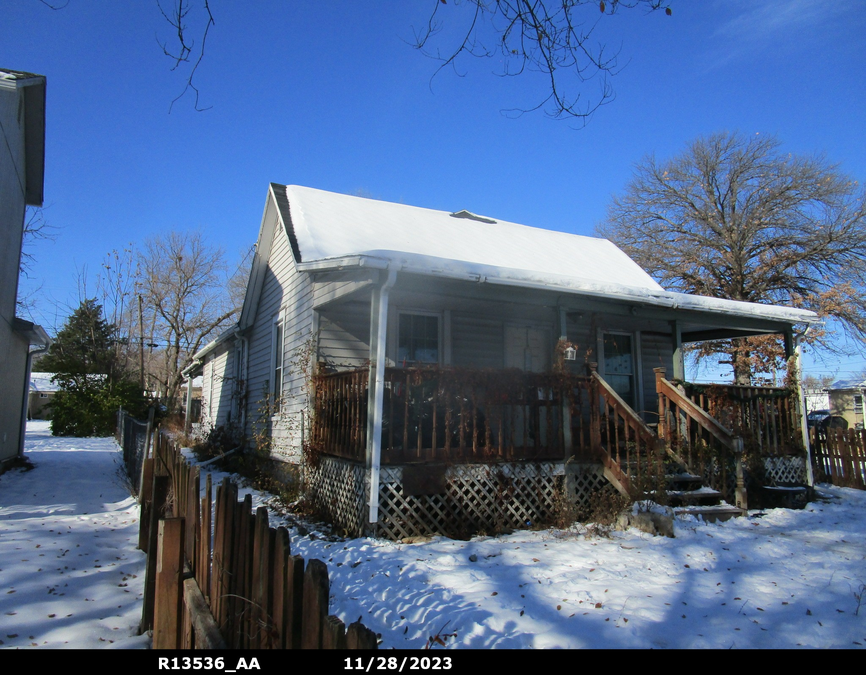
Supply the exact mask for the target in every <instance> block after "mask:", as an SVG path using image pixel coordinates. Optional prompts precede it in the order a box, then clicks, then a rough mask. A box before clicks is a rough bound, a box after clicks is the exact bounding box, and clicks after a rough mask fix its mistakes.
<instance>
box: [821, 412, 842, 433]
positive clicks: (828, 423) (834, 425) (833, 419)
mask: <svg viewBox="0 0 866 675" xmlns="http://www.w3.org/2000/svg"><path fill="white" fill-rule="evenodd" d="M819 425H820V427H821V429H823V430H825V431H826V430H827V429H847V428H848V420H846V419H845V418H844V417H840V416H839V415H827V417H825V418H824V419H823V420H821V421H820V422H819Z"/></svg>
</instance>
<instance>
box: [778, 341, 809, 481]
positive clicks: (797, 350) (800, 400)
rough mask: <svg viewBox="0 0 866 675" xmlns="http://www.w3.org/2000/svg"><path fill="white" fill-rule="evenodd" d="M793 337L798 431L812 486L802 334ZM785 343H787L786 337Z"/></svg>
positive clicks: (807, 473)
mask: <svg viewBox="0 0 866 675" xmlns="http://www.w3.org/2000/svg"><path fill="white" fill-rule="evenodd" d="M793 337H794V345H795V346H794V354H793V356H792V358H793V359H794V377H795V378H796V379H797V405H798V406H799V408H800V432H801V434H802V436H803V448H804V449H805V451H806V483H807V484H808V485H809V487H814V485H815V476H814V474H813V472H812V448H811V447H810V445H809V425H808V424H807V420H806V396H805V394H804V393H803V373H802V370H801V363H800V354H802V348H801V347H800V339H801V338H802V337H803V336H802V335H795V336H793ZM785 343H786V344H787V343H788V339H787V337H786V340H785Z"/></svg>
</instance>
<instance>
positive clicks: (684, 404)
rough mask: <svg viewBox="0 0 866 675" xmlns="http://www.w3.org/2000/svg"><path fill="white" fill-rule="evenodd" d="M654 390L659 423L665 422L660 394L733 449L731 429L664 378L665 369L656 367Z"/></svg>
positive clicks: (733, 442) (660, 433)
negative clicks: (657, 398) (657, 401)
mask: <svg viewBox="0 0 866 675" xmlns="http://www.w3.org/2000/svg"><path fill="white" fill-rule="evenodd" d="M655 374H656V392H657V393H658V394H659V424H660V425H663V424H666V419H665V418H664V416H663V415H662V412H661V406H662V396H664V397H666V398H667V399H669V400H671V401H673V403H674V404H675V405H676V406H677V408H679V409H680V411H681V412H684V413H685V414H686V415H688V416H689V417H691V418H692V419H693V420H694V421H695V422H697V423H698V424H700V425H701V426H702V427H703V428H704V429H706V430H707V431H708V432H709V433H711V434H712V435H713V436H714V437H715V438H717V439H718V440H719V442H720V443H722V444H724V445H725V446H727V447H728V448H731V449H732V450H733V448H734V445H735V441H734V439H735V438H736V437H735V436H734V433H733V431H731V430H730V429H728V428H727V427H725V426H723V425H722V423H721V422H719V421H718V420H717V419H716V418H715V417H713V416H712V415H710V414H709V413H708V412H707V411H706V410H704V409H703V408H701V407H700V406H699V405H698V404H697V403H695V402H694V401H692V400H691V399H690V398H688V397H687V396H686V395H685V394H683V393H682V392H681V391H680V390H679V389H677V388H676V386H675V385H674V384H673V383H672V382H670V381H669V380H666V379H665V377H664V375H665V370H664V368H656V369H655ZM659 435H664V434H663V433H662V430H660V431H659Z"/></svg>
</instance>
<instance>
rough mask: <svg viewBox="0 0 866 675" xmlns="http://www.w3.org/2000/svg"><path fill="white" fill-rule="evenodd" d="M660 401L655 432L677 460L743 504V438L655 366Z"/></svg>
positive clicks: (744, 501) (724, 493) (731, 499)
mask: <svg viewBox="0 0 866 675" xmlns="http://www.w3.org/2000/svg"><path fill="white" fill-rule="evenodd" d="M654 370H655V375H656V393H657V394H658V401H659V431H658V435H659V438H661V439H662V440H663V441H664V446H665V449H666V450H667V452H668V454H670V455H671V457H673V458H674V459H675V460H676V461H677V462H679V463H681V464H683V465H684V466H686V467H687V468H688V470H689V471H690V472H692V473H693V474H695V475H697V476H700V477H702V478H703V479H704V482H705V484H706V485H709V486H710V487H712V488H713V489H714V490H717V491H718V492H720V493H721V494H722V495H723V496H724V497H725V499H726V500H728V501H732V502H734V503H735V504H736V505H737V506H739V507H741V508H746V489H745V483H744V475H743V464H742V458H743V440H742V438H740V437H739V436H736V435H735V434H734V433H733V432H732V431H731V430H730V429H728V428H726V427H724V426H723V425H722V424H721V423H720V422H719V421H718V420H717V419H716V418H715V417H713V416H712V415H710V413H708V412H707V411H706V410H704V409H703V408H701V407H700V406H699V405H698V404H697V403H695V402H694V401H692V400H691V399H690V398H689V397H688V396H687V395H686V394H685V392H683V391H680V389H678V388H677V387H676V386H675V385H674V384H673V383H671V382H670V381H668V380H666V379H665V369H664V368H655V369H654Z"/></svg>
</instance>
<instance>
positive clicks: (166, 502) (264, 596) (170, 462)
mask: <svg viewBox="0 0 866 675" xmlns="http://www.w3.org/2000/svg"><path fill="white" fill-rule="evenodd" d="M157 438H158V441H157V443H156V445H155V448H154V450H155V452H154V457H152V458H149V459H147V460H146V463H145V472H144V475H145V481H144V484H143V487H142V494H146V495H149V496H150V497H149V499H144V500H143V501H142V519H141V523H142V531H141V534H140V538H139V547H140V548H141V549H142V550H144V551H145V552H146V553H147V555H148V560H147V572H146V578H145V598H144V604H143V610H142V624H141V628H142V630H150V629H152V630H153V646H154V648H155V649H160V648H164V649H192V648H194V649H214V648H225V647H229V648H234V649H283V648H304V649H345V648H359V649H375V648H376V642H377V640H376V636H375V634H373V633H372V631H370V630H369V629H368V628H366V627H365V626H364V625H363V624H361V623H359V622H356V623H353V624H351V625H350V626H349V627H348V629H346V628H345V626H344V624H343V622H342V621H340V620H339V619H338V618H337V617H335V616H328V598H329V591H330V584H329V581H328V569H327V566H326V565H325V564H324V563H323V562H321V561H319V560H310V561H309V562H308V563H307V564H306V569H305V561H304V559H303V558H301V557H300V556H297V555H292V554H291V548H290V542H289V534H288V531H287V530H286V528H284V527H279V528H272V527H269V526H268V512H267V509H266V508H265V507H259V508H258V509H256V511H255V513H253V511H252V501H251V497H250V495H246V497H245V498H244V500H243V501H240V502H239V501H238V490H237V485H236V484H234V483H232V482H231V481H229V480H228V479H225V480H224V481H223V483H222V485H220V486H218V487H217V488H216V500H215V503H212V501H211V495H212V486H211V482H210V475H209V474H208V476H207V480H206V484H205V490H204V495H201V478H200V473H199V469H198V468H197V467H191V466H190V465H189V463H187V462H186V460H185V459H184V458H183V456H182V455H181V453H180V451H179V449H178V448H177V447H176V446H175V444H174V442H173V441H172V440H171V439H170V438H169V437H168V436H167V435H165V434H159V435H158V436H157Z"/></svg>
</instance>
